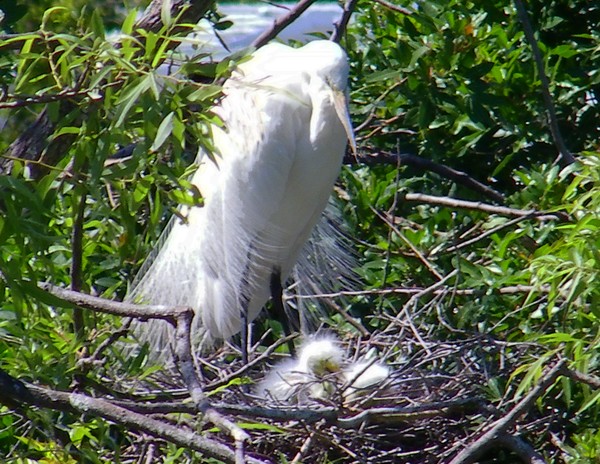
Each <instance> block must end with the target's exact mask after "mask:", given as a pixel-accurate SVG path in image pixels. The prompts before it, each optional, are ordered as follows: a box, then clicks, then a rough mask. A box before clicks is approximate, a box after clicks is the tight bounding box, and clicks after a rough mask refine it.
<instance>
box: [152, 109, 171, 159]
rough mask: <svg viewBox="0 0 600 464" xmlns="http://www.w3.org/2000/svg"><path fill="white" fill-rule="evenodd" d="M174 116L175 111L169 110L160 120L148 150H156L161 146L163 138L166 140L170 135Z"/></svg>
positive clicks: (163, 141)
mask: <svg viewBox="0 0 600 464" xmlns="http://www.w3.org/2000/svg"><path fill="white" fill-rule="evenodd" d="M174 116H175V113H174V112H173V111H171V112H170V113H169V114H167V115H166V116H165V118H164V119H163V120H162V121H161V123H160V125H159V126H158V130H157V132H156V137H154V142H152V146H151V147H150V150H152V151H156V150H158V149H159V148H160V147H162V145H163V143H165V140H167V138H168V137H169V136H170V135H171V132H172V131H173V117H174Z"/></svg>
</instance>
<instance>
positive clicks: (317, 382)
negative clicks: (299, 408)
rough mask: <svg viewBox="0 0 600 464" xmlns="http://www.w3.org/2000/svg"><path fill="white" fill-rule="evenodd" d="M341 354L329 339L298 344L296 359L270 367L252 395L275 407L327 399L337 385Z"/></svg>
mask: <svg viewBox="0 0 600 464" xmlns="http://www.w3.org/2000/svg"><path fill="white" fill-rule="evenodd" d="M343 362H344V351H343V350H342V349H341V348H340V346H339V345H338V342H337V341H336V340H335V339H333V338H315V339H312V340H309V341H307V342H305V343H303V344H302V346H301V347H300V350H299V352H298V358H297V359H291V360H289V361H285V362H283V363H280V364H278V365H276V366H274V367H273V369H272V370H271V371H269V373H268V374H267V375H266V376H265V378H264V379H263V380H261V381H260V382H259V383H258V385H257V387H256V391H255V392H256V395H257V396H259V397H261V398H265V399H272V400H274V401H276V402H278V403H283V402H291V403H295V404H305V403H307V402H309V401H310V400H320V399H328V398H330V397H331V396H332V395H333V394H334V392H335V390H336V385H337V384H338V383H339V382H338V381H337V380H338V379H337V376H338V375H339V374H340V373H341V370H342V364H343Z"/></svg>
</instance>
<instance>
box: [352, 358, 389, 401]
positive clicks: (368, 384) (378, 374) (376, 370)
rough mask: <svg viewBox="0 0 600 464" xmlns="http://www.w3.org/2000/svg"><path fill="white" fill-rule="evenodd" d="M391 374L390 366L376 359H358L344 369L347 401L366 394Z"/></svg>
mask: <svg viewBox="0 0 600 464" xmlns="http://www.w3.org/2000/svg"><path fill="white" fill-rule="evenodd" d="M389 376H390V368H389V367H388V366H386V365H384V364H380V363H377V362H374V361H367V360H363V361H358V362H355V363H354V364H351V365H350V366H348V367H347V368H346V369H344V372H343V377H344V380H345V382H346V385H347V387H346V388H345V389H344V391H343V396H344V399H345V400H346V401H355V400H357V399H358V398H361V397H363V396H366V395H367V394H368V393H370V392H372V391H373V390H375V389H376V388H379V387H381V385H382V384H383V383H384V382H385V381H386V380H387V379H388V377H389Z"/></svg>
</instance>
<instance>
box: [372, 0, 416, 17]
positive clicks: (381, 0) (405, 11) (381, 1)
mask: <svg viewBox="0 0 600 464" xmlns="http://www.w3.org/2000/svg"><path fill="white" fill-rule="evenodd" d="M375 2H376V3H379V4H380V5H381V6H384V7H386V8H388V9H390V10H392V11H396V12H398V13H402V14H405V15H411V14H412V11H410V10H409V9H407V8H402V7H401V6H397V5H394V4H393V3H390V2H387V1H386V0H375Z"/></svg>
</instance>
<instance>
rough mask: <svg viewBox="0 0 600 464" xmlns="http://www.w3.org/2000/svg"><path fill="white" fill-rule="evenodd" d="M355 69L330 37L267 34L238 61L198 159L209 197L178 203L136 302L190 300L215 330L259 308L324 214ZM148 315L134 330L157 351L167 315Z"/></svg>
mask: <svg viewBox="0 0 600 464" xmlns="http://www.w3.org/2000/svg"><path fill="white" fill-rule="evenodd" d="M347 80H348V63H347V57H346V54H345V52H344V51H343V49H342V48H341V47H340V46H339V45H337V44H335V43H333V42H329V41H323V40H319V41H314V42H311V43H309V44H307V45H305V46H303V47H301V48H298V49H293V48H290V47H287V46H285V45H280V44H270V45H267V46H265V47H263V48H261V49H259V50H257V51H256V52H255V53H254V54H253V55H252V56H251V58H250V59H249V60H248V61H246V62H243V63H242V64H240V65H239V66H238V67H237V69H236V71H235V72H234V73H233V74H232V76H231V77H230V78H229V79H228V80H227V82H226V83H225V84H224V86H223V93H224V97H223V98H222V100H221V102H220V103H219V105H218V106H216V107H215V108H214V112H215V113H216V114H217V115H218V116H219V117H220V118H221V119H222V121H223V127H219V126H217V125H214V126H213V127H212V128H211V130H212V146H213V147H214V152H213V153H211V154H210V156H209V155H207V154H206V153H201V154H200V155H199V156H198V159H197V161H196V162H197V164H198V169H197V171H196V172H195V174H194V175H193V178H192V183H193V184H194V185H196V186H197V187H198V189H199V190H200V192H201V193H202V197H203V200H204V204H203V206H202V207H200V206H193V207H182V208H181V209H180V212H181V215H182V216H184V217H185V218H186V220H185V221H181V220H180V219H174V220H173V221H172V223H171V227H170V230H169V231H168V232H167V235H166V239H165V241H164V244H163V245H162V248H161V249H160V251H159V252H158V254H157V256H156V258H155V259H154V260H153V261H152V262H151V264H149V265H148V266H144V270H143V271H141V273H140V277H139V278H137V279H136V280H137V283H134V287H133V289H132V291H131V292H130V294H129V296H128V300H129V301H137V302H142V303H152V304H165V305H182V306H191V307H192V308H194V310H195V313H196V317H195V324H194V330H195V332H197V333H200V332H201V333H204V336H205V339H207V340H208V341H213V340H215V339H225V338H228V337H230V336H232V335H234V334H236V333H239V332H240V331H242V330H243V329H244V327H246V326H247V325H246V321H252V320H253V319H254V318H255V317H256V316H257V315H258V314H259V312H260V310H261V308H262V307H263V306H264V304H265V303H266V301H267V300H268V298H269V295H270V293H271V286H272V283H273V282H274V281H278V282H276V283H277V284H279V285H281V283H282V282H285V279H286V278H287V277H288V275H289V273H290V271H291V269H292V267H293V266H294V264H295V262H296V260H297V258H298V253H299V252H300V249H301V248H302V246H303V245H304V243H305V241H306V240H307V238H308V236H309V234H310V232H311V230H312V228H313V226H314V225H315V223H316V221H317V220H318V218H319V216H320V215H321V213H322V211H323V209H324V207H325V205H326V203H327V199H328V197H329V195H330V193H331V191H332V187H333V184H334V182H335V179H336V178H337V176H338V174H339V170H340V166H341V161H342V157H343V155H344V152H345V149H346V146H347V144H348V142H350V144H351V146H352V148H353V149H354V148H355V145H354V138H353V133H352V126H351V122H350V117H349V113H348V104H347ZM151 322H152V324H151V325H150V326H148V324H147V323H145V324H139V325H138V328H137V333H138V334H139V335H140V336H141V337H142V338H143V339H145V340H148V341H149V342H150V344H151V346H152V347H153V349H154V350H156V351H159V352H160V351H161V350H163V349H164V346H165V344H166V343H168V342H169V340H170V338H171V334H170V326H169V325H168V324H166V323H161V321H151ZM196 335H197V334H196ZM194 338H195V339H198V337H197V336H196V337H194Z"/></svg>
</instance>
